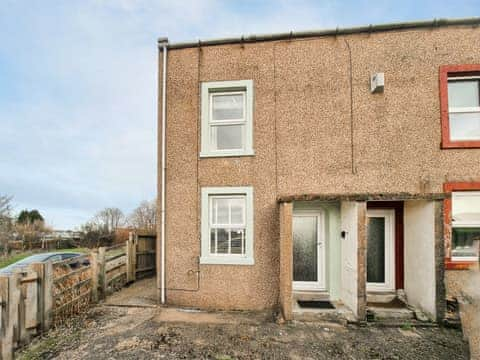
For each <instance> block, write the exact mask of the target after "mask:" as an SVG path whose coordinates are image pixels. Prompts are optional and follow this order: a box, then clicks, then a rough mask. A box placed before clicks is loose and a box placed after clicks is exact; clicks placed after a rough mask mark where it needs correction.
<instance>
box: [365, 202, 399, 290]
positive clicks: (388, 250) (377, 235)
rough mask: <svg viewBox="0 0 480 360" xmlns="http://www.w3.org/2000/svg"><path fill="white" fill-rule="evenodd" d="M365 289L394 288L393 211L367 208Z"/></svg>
mask: <svg viewBox="0 0 480 360" xmlns="http://www.w3.org/2000/svg"><path fill="white" fill-rule="evenodd" d="M367 217H368V226H367V291H374V292H391V291H394V290H395V211H394V210H368V212H367Z"/></svg>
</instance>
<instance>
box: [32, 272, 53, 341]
mask: <svg viewBox="0 0 480 360" xmlns="http://www.w3.org/2000/svg"><path fill="white" fill-rule="evenodd" d="M30 268H31V269H32V271H35V272H36V273H37V279H38V280H37V284H38V285H37V328H38V330H39V331H41V332H45V331H47V330H48V329H49V327H50V317H51V315H50V314H51V309H52V304H53V293H52V290H53V289H52V284H53V268H52V264H51V263H49V264H45V263H35V264H32V265H30Z"/></svg>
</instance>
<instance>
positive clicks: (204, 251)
mask: <svg viewBox="0 0 480 360" xmlns="http://www.w3.org/2000/svg"><path fill="white" fill-rule="evenodd" d="M229 195H230V196H231V197H236V196H239V195H240V196H245V210H244V211H245V214H244V221H245V254H212V253H211V252H210V216H211V213H210V197H211V196H221V197H229ZM201 196H202V204H201V208H202V213H201V256H200V264H211V265H254V263H255V262H254V258H253V246H254V237H253V188H252V187H251V186H242V187H204V188H202V195H201Z"/></svg>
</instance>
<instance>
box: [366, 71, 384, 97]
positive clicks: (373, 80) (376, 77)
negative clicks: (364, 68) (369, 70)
mask: <svg viewBox="0 0 480 360" xmlns="http://www.w3.org/2000/svg"><path fill="white" fill-rule="evenodd" d="M384 87H385V75H384V73H383V72H381V73H374V74H372V76H371V77H370V92H371V93H372V94H374V93H380V92H383V89H384Z"/></svg>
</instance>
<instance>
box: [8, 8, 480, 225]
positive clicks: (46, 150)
mask: <svg viewBox="0 0 480 360" xmlns="http://www.w3.org/2000/svg"><path fill="white" fill-rule="evenodd" d="M475 15H477V16H478V15H480V0H464V1H462V0H459V1H451V0H450V1H438V0H431V1H424V2H422V1H418V0H417V1H411V0H406V1H405V0H404V1H398V0H396V1H376V2H372V1H361V0H360V1H354V0H350V1H345V2H342V1H291V2H288V1H283V0H271V1H242V0H236V1H226V0H225V1H215V0H205V1H201V0H198V1H195V0H175V1H156V0H57V1H54V0H38V1H36V0H0V194H8V195H12V196H13V197H14V205H15V208H16V211H17V212H18V211H20V210H21V209H23V208H28V209H32V208H36V209H38V210H39V211H40V212H41V213H42V214H43V215H44V217H45V218H46V220H47V222H48V223H49V224H50V225H52V226H54V227H55V228H62V229H67V228H74V227H76V226H78V225H80V224H82V223H84V222H85V221H87V220H89V219H90V218H91V217H92V216H93V215H94V213H95V212H96V211H97V210H99V209H101V208H103V207H106V206H115V207H119V208H121V209H122V210H123V211H124V212H125V213H128V212H129V211H131V210H132V209H133V208H134V207H135V206H136V205H137V204H138V203H139V202H140V201H141V200H145V199H153V198H154V197H155V196H156V185H155V184H156V112H157V109H156V92H157V90H156V77H157V71H156V61H157V47H156V39H157V38H158V37H160V36H168V38H169V39H170V41H174V42H175V41H183V40H197V39H199V38H201V39H206V38H211V37H222V36H231V35H241V34H248V33H264V32H284V31H290V30H305V29H319V28H335V27H337V26H340V27H345V26H353V25H364V24H371V23H373V24H375V23H384V22H396V21H405V20H422V19H433V18H440V17H450V18H452V17H471V16H475Z"/></svg>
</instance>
